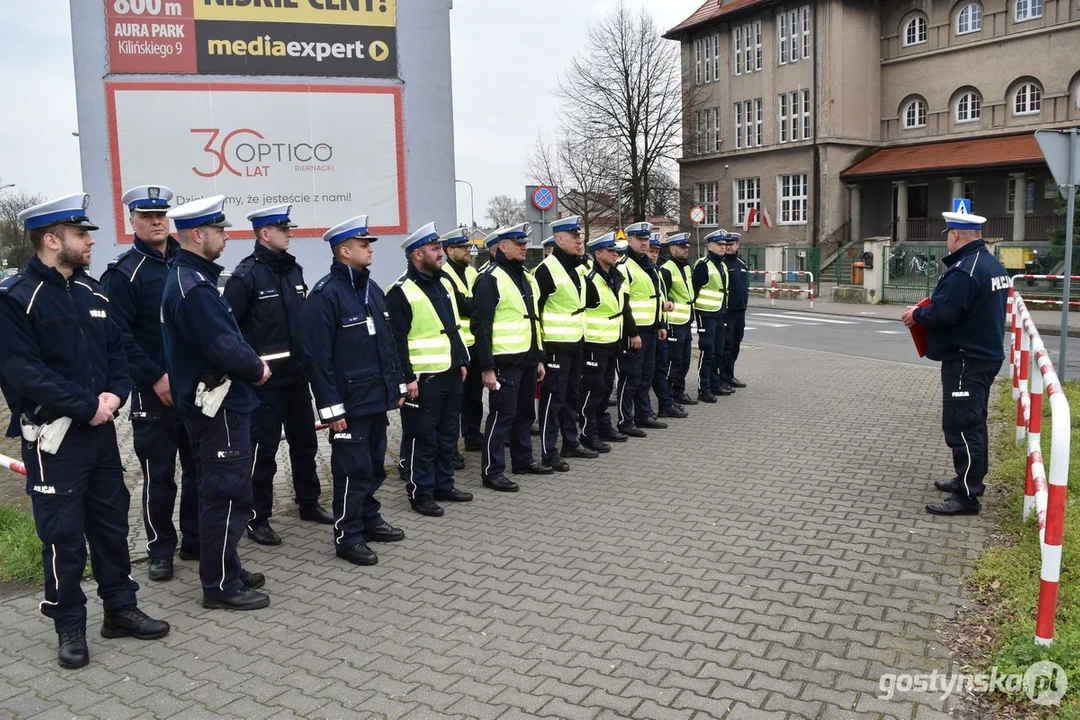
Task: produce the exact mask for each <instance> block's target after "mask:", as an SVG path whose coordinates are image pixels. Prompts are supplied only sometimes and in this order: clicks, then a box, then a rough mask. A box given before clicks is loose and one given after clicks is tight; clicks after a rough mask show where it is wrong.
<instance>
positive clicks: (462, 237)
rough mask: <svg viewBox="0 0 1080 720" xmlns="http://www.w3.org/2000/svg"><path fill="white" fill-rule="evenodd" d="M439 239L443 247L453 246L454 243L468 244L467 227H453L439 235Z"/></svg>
mask: <svg viewBox="0 0 1080 720" xmlns="http://www.w3.org/2000/svg"><path fill="white" fill-rule="evenodd" d="M439 241H440V242H442V246H443V247H444V248H448V247H454V246H455V245H468V244H469V229H468V228H465V227H459V228H454V229H453V230H451V231H450V232H448V233H445V234H443V235H440V236H439Z"/></svg>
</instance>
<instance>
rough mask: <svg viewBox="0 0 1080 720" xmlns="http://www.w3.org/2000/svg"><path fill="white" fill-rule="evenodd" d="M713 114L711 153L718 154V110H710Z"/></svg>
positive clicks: (719, 138) (719, 137)
mask: <svg viewBox="0 0 1080 720" xmlns="http://www.w3.org/2000/svg"><path fill="white" fill-rule="evenodd" d="M712 113H713V152H720V141H721V140H722V136H721V135H720V108H718V107H715V108H713V110H712Z"/></svg>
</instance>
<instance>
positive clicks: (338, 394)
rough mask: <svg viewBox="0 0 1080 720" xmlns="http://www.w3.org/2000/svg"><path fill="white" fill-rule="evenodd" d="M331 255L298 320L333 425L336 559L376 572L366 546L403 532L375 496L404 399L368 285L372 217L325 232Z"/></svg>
mask: <svg viewBox="0 0 1080 720" xmlns="http://www.w3.org/2000/svg"><path fill="white" fill-rule="evenodd" d="M323 239H324V240H325V241H326V242H327V243H329V245H330V248H331V250H332V252H333V254H334V260H333V263H332V264H331V265H330V274H329V275H326V276H325V277H323V278H322V279H321V280H319V282H318V283H316V284H315V287H314V288H312V290H311V294H310V295H309V296H308V299H307V302H305V303H304V309H303V311H302V312H301V314H300V345H301V361H302V363H303V365H304V370H305V372H306V373H307V377H308V380H309V381H310V382H311V388H312V390H314V392H315V404H316V407H318V408H319V420H320V421H321V422H324V423H327V424H328V425H329V426H330V452H331V457H330V466H331V469H332V471H333V475H334V552H335V553H336V554H337V556H338V557H339V558H342V559H344V560H347V561H348V562H351V563H353V564H354V565H374V564H376V563H377V562H379V558H378V556H377V555H376V554H375V552H374V551H373V550H372V549H371V548H369V547H368V545H367V543H368V542H397V541H399V540H404V539H405V533H404V532H403V531H402V530H400V529H399V528H395V527H393V526H392V525H390V523H388V522H386V521H385V520H383V518H382V515H381V514H380V513H379V509H380V507H381V506H380V504H379V501H378V500H377V499H375V492H376V491H377V490H378V489H379V487H381V486H382V483H383V480H385V479H386V472H385V471H384V470H383V461H384V460H385V458H386V426H387V417H386V413H387V411H388V410H393V409H394V408H398V407H401V404H402V402H403V401H404V399H405V396H406V394H407V388H406V385H405V378H404V376H403V375H402V372H401V367H400V365H399V364H398V360H397V351H396V349H395V346H394V338H393V334H392V333H391V331H390V321H389V318H388V311H387V309H386V299H385V298H384V296H383V291H382V288H380V287H379V286H378V284H377V283H376V282H375V281H374V280H372V279H371V277H370V270H368V268H369V267H370V266H371V255H372V248H371V243H373V242H375V241H376V240H378V238H376V237H374V236H372V235H370V234H369V233H368V216H367V215H358V216H357V217H354V218H351V219H349V220H346V221H345V222H343V223H341V224H339V225H335V226H334V227H332V228H330V229H329V230H327V231H326V233H325V234H324V235H323Z"/></svg>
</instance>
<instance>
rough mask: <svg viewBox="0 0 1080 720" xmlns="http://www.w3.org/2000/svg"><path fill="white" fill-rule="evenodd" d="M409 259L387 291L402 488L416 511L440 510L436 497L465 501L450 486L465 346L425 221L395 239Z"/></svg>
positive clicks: (438, 250)
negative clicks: (397, 369) (396, 367)
mask: <svg viewBox="0 0 1080 720" xmlns="http://www.w3.org/2000/svg"><path fill="white" fill-rule="evenodd" d="M401 247H402V249H403V250H405V257H406V258H407V259H408V262H409V266H408V268H407V269H406V270H405V274H404V275H402V276H401V277H400V278H399V279H398V281H397V282H395V283H394V284H393V285H392V286H391V287H390V289H389V290H388V291H387V292H386V308H387V312H388V313H389V314H390V329H391V331H392V332H393V334H394V342H395V344H396V346H397V354H398V360H399V361H400V364H401V368H402V372H403V373H404V375H405V384H406V390H407V392H408V397H407V398H406V399H405V403H404V404H403V405H402V406H401V434H402V443H401V444H402V448H401V456H402V458H403V459H405V466H404V468H405V492H406V494H407V495H408V498H409V503H410V504H411V505H412V508H413V510H414V511H416V512H418V513H420V514H421V515H427V516H429V517H439V516H441V515H442V514H443V509H442V507H440V506H439V504H438V502H440V501H442V502H469V501H470V500H472V495H470V494H469V493H467V492H462V491H460V490H458V489H456V488H455V487H454V464H453V458H454V451H455V450H456V449H457V439H458V428H459V423H460V414H461V392H462V384H463V383H464V381H465V376H466V374H467V372H468V367H469V352H468V350H466V349H465V342H464V339H463V338H462V336H461V320H460V318H459V317H458V310H457V303H456V302H455V299H454V294H453V293H451V292H449V291H448V290H447V289H446V287H445V286H444V285H443V284H442V279H441V276H442V273H441V268H442V260H443V254H442V243H441V242H440V239H439V232H438V230H437V228H436V226H435V223H428V224H427V225H424V226H423V227H422V228H420V229H419V230H417V231H416V232H414V233H413V234H412V235H410V236H409V237H408V238H406V239H405V241H404V242H403V243H402V244H401Z"/></svg>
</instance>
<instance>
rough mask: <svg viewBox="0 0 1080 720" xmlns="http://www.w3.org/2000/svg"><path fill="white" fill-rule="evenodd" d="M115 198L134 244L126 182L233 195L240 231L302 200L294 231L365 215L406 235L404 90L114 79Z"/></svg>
mask: <svg viewBox="0 0 1080 720" xmlns="http://www.w3.org/2000/svg"><path fill="white" fill-rule="evenodd" d="M105 89H106V98H107V111H108V131H109V136H110V146H111V148H112V158H111V160H112V196H113V204H114V207H116V228H117V230H118V235H119V236H120V240H121V241H122V242H130V241H131V240H132V231H131V227H130V225H129V223H128V217H127V213H126V212H125V211H124V209H123V207H122V206H121V204H120V196H121V195H122V194H123V191H124V188H128V187H133V186H136V185H152V184H163V185H167V186H169V187H171V188H172V189H173V190H174V191H175V192H176V194H177V198H176V201H175V202H176V203H177V204H179V203H182V202H187V201H189V200H193V199H197V198H201V197H206V196H208V195H217V194H221V195H224V196H225V198H226V213H227V215H228V216H229V219H230V220H231V221H232V223H233V225H234V226H236V227H235V232H234V231H230V235H232V236H233V237H239V238H244V237H248V238H250V237H253V235H252V233H251V230H250V229H249V228H248V227H247V224H246V222H245V221H244V215H245V214H246V213H248V212H250V211H252V210H256V209H258V208H261V207H265V206H267V205H276V204H280V203H292V205H293V209H292V219H293V222H295V223H297V224H298V225H299V227H298V228H297V229H296V230H295V231H294V232H293V235H295V236H299V237H305V236H308V237H315V236H321V235H322V234H323V233H324V232H325V231H326V230H327V228H330V227H333V226H334V225H336V224H338V223H339V222H342V221H343V220H347V219H348V218H350V217H352V216H354V215H360V214H367V215H369V216H370V222H371V226H372V232H373V233H374V234H377V235H378V234H382V235H399V234H404V233H406V232H407V230H406V228H407V226H408V220H407V214H406V200H405V152H404V137H403V124H402V103H401V92H402V90H401V88H400V87H397V86H373V87H364V86H352V85H348V86H338V85H248V84H231V83H230V84H213V83H211V84H207V83H112V82H109V83H106V85H105ZM148 116H152V117H153V122H147V119H146V118H147V117H148Z"/></svg>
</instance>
